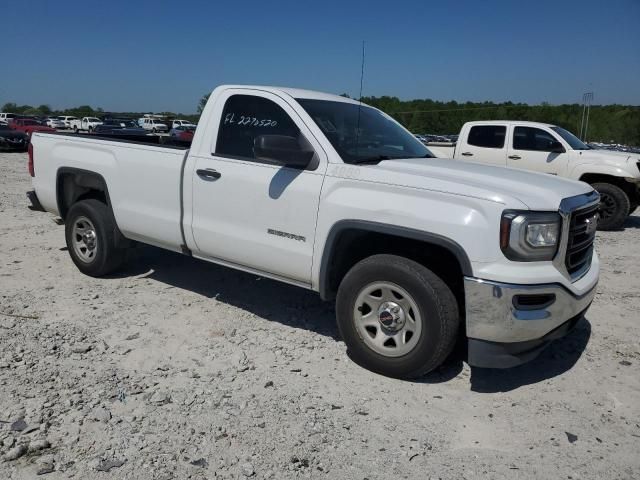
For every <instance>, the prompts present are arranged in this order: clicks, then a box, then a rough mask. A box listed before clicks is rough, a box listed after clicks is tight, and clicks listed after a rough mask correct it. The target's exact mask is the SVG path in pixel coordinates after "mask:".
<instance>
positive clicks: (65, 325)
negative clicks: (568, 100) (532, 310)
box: [0, 154, 640, 480]
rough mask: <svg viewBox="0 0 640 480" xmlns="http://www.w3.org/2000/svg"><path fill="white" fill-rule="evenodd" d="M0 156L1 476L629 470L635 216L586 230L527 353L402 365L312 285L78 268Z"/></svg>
mask: <svg viewBox="0 0 640 480" xmlns="http://www.w3.org/2000/svg"><path fill="white" fill-rule="evenodd" d="M0 172H1V176H0V177H1V178H0V312H1V314H0V478H2V479H5V478H6V479H32V478H35V477H36V474H37V473H38V472H39V473H41V474H43V475H45V477H44V478H50V479H63V478H77V479H89V478H91V479H101V478H118V479H122V478H142V479H170V478H175V479H184V478H193V479H204V478H245V477H253V478H327V479H358V480H362V479H365V478H368V479H371V480H374V479H395V478H419V479H423V478H436V479H437V478H443V479H459V478H465V479H476V478H487V479H496V478H518V479H526V478H559V479H560V478H565V479H585V478H607V479H613V478H638V477H640V454H639V452H640V419H639V417H640V375H639V374H638V366H639V365H640V345H639V340H638V339H639V333H640V313H638V312H639V310H640V276H639V275H638V273H639V271H640V269H639V267H640V247H639V244H640V242H639V241H638V240H640V216H635V217H632V218H631V219H630V220H629V221H628V224H627V228H626V229H625V230H624V231H622V232H611V233H601V234H599V237H598V250H599V252H600V256H601V260H602V278H601V283H600V286H599V293H598V296H597V297H596V300H595V302H594V304H593V306H592V308H591V310H590V311H589V313H588V316H587V320H586V321H585V322H583V323H582V324H581V325H580V326H579V327H578V328H577V329H576V330H575V331H574V332H573V333H572V334H571V335H570V336H569V337H567V338H565V339H563V340H562V341H559V342H557V343H556V344H554V345H553V346H552V347H551V348H550V349H548V350H547V351H546V352H545V353H544V354H543V355H542V356H541V357H540V358H539V359H538V360H536V361H534V362H532V363H530V364H528V365H525V366H521V367H518V368H515V369H512V370H501V371H498V370H481V369H474V368H469V366H468V365H467V364H466V363H464V362H463V361H462V360H461V358H462V353H458V354H457V357H456V358H453V359H451V360H450V361H449V362H448V363H447V364H446V365H445V366H444V367H443V368H441V369H440V370H439V371H437V372H435V373H433V374H431V375H429V376H428V377H426V378H424V379H423V380H422V381H417V382H403V381H398V380H392V379H388V378H384V377H381V376H378V375H375V374H372V373H370V372H368V371H366V370H363V369H362V368H360V367H358V366H357V365H355V364H354V363H352V362H351V361H350V360H349V359H348V357H347V355H346V354H345V347H344V344H343V343H342V342H341V341H340V340H339V339H338V338H337V330H336V327H335V323H334V314H333V308H332V306H331V305H328V304H324V303H322V302H321V301H320V300H319V298H318V297H317V295H316V294H314V293H312V292H307V291H304V290H301V289H297V288H294V287H290V286H286V285H282V284H279V283H276V282H272V281H270V280H266V279H261V278H256V277H255V276H253V275H248V274H244V273H239V272H235V271H233V270H229V269H226V268H222V267H218V266H214V265H209V264H205V263H203V262H199V261H196V260H193V259H190V258H187V257H184V256H180V255H177V254H173V253H169V252H164V251H161V250H158V249H155V248H151V247H142V248H138V249H137V250H136V251H135V252H134V254H133V255H132V258H131V260H130V262H129V266H128V268H127V269H126V271H124V272H122V273H121V274H118V275H117V276H113V277H111V278H106V279H93V278H90V277H86V276H83V275H82V274H80V273H79V272H78V271H77V270H76V268H75V267H74V265H73V264H72V262H71V260H70V259H69V257H68V254H67V252H66V248H65V242H64V231H63V227H61V226H57V225H56V224H55V223H54V222H53V221H52V216H50V215H49V214H43V213H37V212H32V211H30V210H28V209H27V208H26V207H27V200H26V198H25V195H24V192H25V191H26V190H27V189H28V188H29V187H30V179H29V176H28V174H27V172H26V155H24V154H0ZM7 314H10V315H14V316H9V315H7ZM14 457H16V458H15V459H13V460H10V459H11V458H14Z"/></svg>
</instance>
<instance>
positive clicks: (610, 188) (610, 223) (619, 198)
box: [592, 183, 631, 230]
mask: <svg viewBox="0 0 640 480" xmlns="http://www.w3.org/2000/svg"><path fill="white" fill-rule="evenodd" d="M592 187H593V188H595V189H596V190H597V191H598V193H599V194H600V218H599V219H598V229H599V230H618V229H620V228H622V225H623V224H624V221H625V220H626V219H627V217H628V216H629V212H630V210H631V202H630V201H629V197H628V196H627V194H626V193H625V191H624V190H622V189H621V188H620V187H618V186H617V185H613V184H611V183H594V184H593V185H592Z"/></svg>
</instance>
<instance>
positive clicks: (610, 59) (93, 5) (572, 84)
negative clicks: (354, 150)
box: [0, 0, 640, 113]
mask: <svg viewBox="0 0 640 480" xmlns="http://www.w3.org/2000/svg"><path fill="white" fill-rule="evenodd" d="M2 16H3V21H2V35H3V39H4V42H3V43H4V48H3V49H2V50H3V52H4V53H5V55H4V58H3V59H2V61H1V63H0V65H1V66H0V106H1V105H2V104H4V103H5V102H9V101H11V102H17V103H19V104H32V105H38V104H42V103H47V104H50V105H52V106H53V107H56V108H63V107H70V106H77V105H81V104H89V105H92V106H93V107H102V108H104V109H105V110H114V111H118V110H120V111H123V110H132V111H165V110H169V111H179V112H183V113H189V112H194V111H195V109H196V105H197V102H198V99H199V98H200V96H202V94H204V93H205V92H208V91H210V90H212V89H213V88H214V87H215V86H216V85H219V84H222V83H244V84H270V85H284V86H294V87H301V88H310V89H315V90H322V91H327V92H333V93H342V92H347V93H349V94H351V95H357V93H358V88H359V83H360V56H361V42H362V40H365V42H366V63H365V78H364V92H363V94H364V95H394V96H398V97H400V98H402V99H410V98H433V99H438V100H457V101H466V100H472V101H482V100H493V101H506V100H511V101H522V102H528V103H540V102H543V101H546V102H550V103H574V102H578V101H579V100H580V98H581V95H582V92H584V91H587V90H593V91H594V92H595V103H603V104H604V103H625V104H634V105H640V0H610V1H608V2H604V1H601V0H593V1H592V0H582V1H573V0H572V1H569V0H557V1H547V0H536V1H527V2H525V1H516V0H514V1H452V2H445V1H437V2H435V1H434V2H432V1H419V0H414V1H403V0H395V1H389V0H385V1H377V0H369V1H361V2H357V1H349V0H342V1H332V0H323V1H322V2H317V1H308V0H297V1H288V0H287V1H271V2H268V1H264V0H262V1H253V0H236V1H229V2H215V1H206V0H189V1H186V0H182V1H181V0H173V1H165V0H110V1H109V2H93V1H87V0H81V1H76V0H59V1H54V0H50V1H48V0H12V1H5V2H3V5H2Z"/></svg>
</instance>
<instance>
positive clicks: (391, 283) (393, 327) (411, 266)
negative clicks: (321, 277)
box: [336, 255, 460, 378]
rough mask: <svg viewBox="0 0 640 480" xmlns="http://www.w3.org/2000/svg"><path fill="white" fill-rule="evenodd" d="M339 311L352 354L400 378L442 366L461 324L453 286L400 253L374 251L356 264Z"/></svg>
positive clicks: (340, 298) (340, 325)
mask: <svg viewBox="0 0 640 480" xmlns="http://www.w3.org/2000/svg"><path fill="white" fill-rule="evenodd" d="M336 313H337V320H338V329H339V330H340V334H341V335H342V338H343V340H344V342H345V343H346V345H347V348H348V350H349V353H350V356H351V358H352V359H353V360H354V361H355V362H356V363H358V364H360V365H362V366H363V367H365V368H367V369H369V370H372V371H374V372H377V373H381V374H382V375H387V376H389V377H396V378H415V377H419V376H422V375H424V374H426V373H427V372H429V371H431V370H433V369H434V368H436V367H438V366H439V365H441V364H442V362H444V360H445V359H446V357H447V356H448V355H449V354H450V353H451V350H452V349H453V346H454V344H455V341H456V338H457V334H458V327H459V323H460V315H459V312H458V304H457V302H456V298H455V296H454V295H453V293H452V292H451V290H450V289H449V287H448V286H447V285H446V284H445V283H444V282H443V281H442V280H441V279H440V278H439V277H438V276H437V275H435V274H434V273H433V272H432V271H431V270H429V269H428V268H426V267H424V266H423V265H421V264H419V263H417V262H414V261H412V260H409V259H407V258H403V257H399V256H395V255H374V256H371V257H369V258H366V259H364V260H362V261H361V262H359V263H357V264H356V265H355V266H354V267H352V268H351V270H349V272H348V273H347V274H346V275H345V277H344V279H343V280H342V282H341V284H340V288H339V289H338V296H337V301H336Z"/></svg>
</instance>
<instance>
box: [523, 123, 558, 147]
mask: <svg viewBox="0 0 640 480" xmlns="http://www.w3.org/2000/svg"><path fill="white" fill-rule="evenodd" d="M557 141H558V140H557V139H556V138H555V137H554V136H553V135H551V134H550V133H548V132H545V131H544V130H541V129H539V128H533V127H516V128H515V129H514V131H513V149H514V150H530V151H537V152H551V151H552V150H553V145H554V144H555V143H556V142H557Z"/></svg>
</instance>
